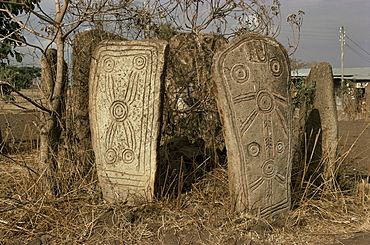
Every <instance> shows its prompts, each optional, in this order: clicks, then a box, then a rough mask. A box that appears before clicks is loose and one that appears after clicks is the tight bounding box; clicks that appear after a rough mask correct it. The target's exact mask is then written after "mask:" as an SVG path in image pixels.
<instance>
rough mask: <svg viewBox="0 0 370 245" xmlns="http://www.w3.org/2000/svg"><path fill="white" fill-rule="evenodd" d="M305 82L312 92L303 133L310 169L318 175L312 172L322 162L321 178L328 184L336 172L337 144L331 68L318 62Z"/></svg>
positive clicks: (336, 117)
mask: <svg viewBox="0 0 370 245" xmlns="http://www.w3.org/2000/svg"><path fill="white" fill-rule="evenodd" d="M306 82H307V84H309V85H313V86H314V88H315V93H314V99H313V105H312V106H311V107H312V108H311V110H309V115H308V117H307V119H306V133H307V135H312V136H311V137H310V142H308V147H309V149H308V151H309V152H313V159H312V165H313V167H314V168H313V167H312V170H311V171H312V172H316V174H320V171H318V169H316V168H317V167H318V165H319V164H320V163H319V162H320V161H324V165H323V168H324V170H323V171H324V178H325V179H326V180H329V179H330V178H332V177H334V176H335V175H336V172H337V169H336V166H335V162H336V159H335V158H336V153H337V150H336V148H337V143H338V115H337V105H336V103H335V93H334V82H333V69H332V67H331V65H330V64H329V63H326V62H320V63H317V64H315V65H314V66H312V68H311V71H310V74H309V75H308V77H307V78H306ZM317 135H318V136H317ZM317 139H318V140H317ZM316 141H317V142H316Z"/></svg>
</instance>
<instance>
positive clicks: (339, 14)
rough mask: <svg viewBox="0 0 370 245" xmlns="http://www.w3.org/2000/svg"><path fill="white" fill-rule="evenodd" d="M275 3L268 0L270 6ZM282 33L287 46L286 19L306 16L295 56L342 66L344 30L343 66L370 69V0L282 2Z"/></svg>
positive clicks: (44, 0) (48, 5)
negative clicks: (341, 41) (341, 33)
mask: <svg viewBox="0 0 370 245" xmlns="http://www.w3.org/2000/svg"><path fill="white" fill-rule="evenodd" d="M271 2H272V0H266V3H267V4H271ZM280 2H281V4H282V6H281V10H282V18H283V21H282V30H281V33H280V36H279V37H278V38H277V39H278V40H279V41H280V42H281V43H282V44H283V45H284V46H287V38H286V37H287V36H291V29H290V26H289V24H288V23H287V22H286V17H287V16H288V15H289V14H291V13H297V12H298V10H303V11H304V12H305V15H304V21H303V26H302V29H301V43H300V45H299V47H298V50H297V52H296V54H295V57H296V58H297V59H298V60H302V61H304V62H308V61H317V62H329V63H330V64H331V65H332V67H333V68H340V66H341V48H340V41H339V40H340V32H339V29H340V27H341V26H344V29H345V34H346V38H345V40H346V45H345V48H344V50H345V55H344V66H345V67H346V68H352V67H370V0H280ZM41 3H42V5H43V6H44V7H46V9H48V8H51V9H54V7H53V5H54V1H51V0H42V1H41Z"/></svg>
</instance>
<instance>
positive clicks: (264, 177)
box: [213, 34, 293, 217]
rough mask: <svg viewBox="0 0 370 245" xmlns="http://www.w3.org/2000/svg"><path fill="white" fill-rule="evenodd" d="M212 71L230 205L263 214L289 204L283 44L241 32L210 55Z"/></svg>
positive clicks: (288, 105)
mask: <svg viewBox="0 0 370 245" xmlns="http://www.w3.org/2000/svg"><path fill="white" fill-rule="evenodd" d="M213 77H214V82H215V87H216V100H217V105H218V108H219V111H220V114H221V119H222V123H223V128H224V135H225V144H226V148H227V157H228V169H229V185H230V193H231V197H232V201H233V203H234V205H235V210H236V211H237V212H249V213H253V214H255V215H258V216H260V217H268V216H273V215H276V214H278V213H280V212H282V211H284V210H287V209H289V207H290V171H291V155H292V154H291V152H292V121H293V120H292V119H293V118H292V106H291V96H290V92H289V85H290V69H289V61H288V56H287V54H286V51H285V49H284V48H283V47H282V46H281V44H279V43H278V42H277V41H275V40H274V39H272V38H269V37H266V36H262V35H258V34H244V35H241V36H239V37H236V38H235V39H233V40H232V41H231V42H230V43H229V44H228V45H227V47H226V48H225V49H224V50H223V51H221V52H219V53H217V54H216V55H215V58H214V65H213Z"/></svg>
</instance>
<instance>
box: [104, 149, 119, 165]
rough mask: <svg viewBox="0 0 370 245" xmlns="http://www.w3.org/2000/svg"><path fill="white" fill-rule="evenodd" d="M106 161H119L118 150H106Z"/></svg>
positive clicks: (110, 162)
mask: <svg viewBox="0 0 370 245" xmlns="http://www.w3.org/2000/svg"><path fill="white" fill-rule="evenodd" d="M105 161H106V162H107V163H108V164H113V163H115V162H116V161H117V152H116V151H115V150H114V149H113V148H109V149H108V150H107V151H106V152H105Z"/></svg>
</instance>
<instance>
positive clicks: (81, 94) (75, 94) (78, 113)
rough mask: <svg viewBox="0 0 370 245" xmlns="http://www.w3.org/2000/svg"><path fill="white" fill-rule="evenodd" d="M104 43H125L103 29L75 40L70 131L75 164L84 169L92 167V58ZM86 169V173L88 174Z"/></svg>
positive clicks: (92, 31) (83, 33)
mask: <svg viewBox="0 0 370 245" xmlns="http://www.w3.org/2000/svg"><path fill="white" fill-rule="evenodd" d="M102 40H123V38H121V37H120V36H118V35H115V34H112V33H109V32H106V31H103V30H88V31H83V32H80V33H78V34H77V35H76V37H75V38H74V40H73V53H72V77H73V83H72V91H71V95H72V96H71V97H72V101H71V110H69V111H67V112H68V113H67V118H68V119H67V129H68V130H70V131H71V132H69V134H71V135H72V137H69V140H70V141H71V145H72V146H71V147H73V148H74V149H75V155H76V158H75V159H73V161H74V162H75V163H76V164H81V165H82V166H91V161H92V160H93V159H92V146H91V133H90V126H89V113H88V112H89V110H88V107H89V73H90V64H91V57H92V55H93V52H94V50H95V48H96V47H97V46H98V44H99V42H100V41H102ZM88 170H89V169H88V168H87V169H84V170H83V171H88Z"/></svg>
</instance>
